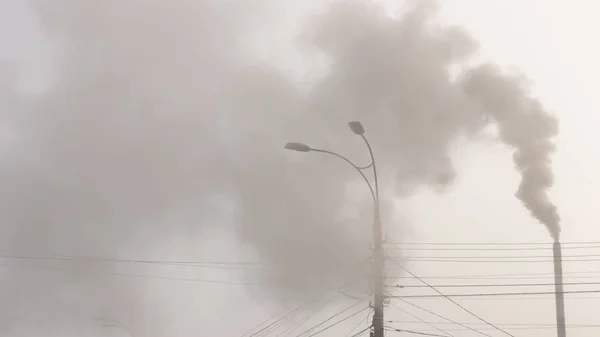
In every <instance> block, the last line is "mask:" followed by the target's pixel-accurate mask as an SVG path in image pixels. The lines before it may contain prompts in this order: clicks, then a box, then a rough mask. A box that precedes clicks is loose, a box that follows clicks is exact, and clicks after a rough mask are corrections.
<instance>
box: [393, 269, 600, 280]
mask: <svg viewBox="0 0 600 337" xmlns="http://www.w3.org/2000/svg"><path fill="white" fill-rule="evenodd" d="M575 274H577V275H580V274H600V270H588V271H579V272H564V273H563V275H575ZM542 275H547V276H548V277H550V278H554V273H548V272H545V273H517V274H467V275H447V276H420V277H421V278H422V279H449V280H458V279H514V278H513V277H512V276H514V277H522V276H542ZM389 277H390V278H395V279H414V277H412V276H389ZM592 277H600V275H598V276H592ZM571 278H572V276H571ZM532 279H534V278H532Z"/></svg>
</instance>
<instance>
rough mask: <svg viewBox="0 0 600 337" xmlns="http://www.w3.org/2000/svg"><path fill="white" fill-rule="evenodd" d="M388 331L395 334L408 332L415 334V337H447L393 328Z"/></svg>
mask: <svg viewBox="0 0 600 337" xmlns="http://www.w3.org/2000/svg"><path fill="white" fill-rule="evenodd" d="M388 330H390V331H395V332H406V333H411V334H414V335H422V336H434V337H446V336H444V335H438V334H434V333H426V332H419V331H413V330H404V329H396V328H393V327H389V328H388Z"/></svg>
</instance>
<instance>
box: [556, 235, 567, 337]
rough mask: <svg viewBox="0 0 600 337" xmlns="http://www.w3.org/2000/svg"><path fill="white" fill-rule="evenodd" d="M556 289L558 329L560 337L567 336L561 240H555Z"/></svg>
mask: <svg viewBox="0 0 600 337" xmlns="http://www.w3.org/2000/svg"><path fill="white" fill-rule="evenodd" d="M553 251H554V290H555V292H556V295H555V296H556V331H557V333H558V337H566V336H567V332H566V328H565V295H564V293H563V271H562V248H561V246H560V242H558V240H557V241H554V246H553Z"/></svg>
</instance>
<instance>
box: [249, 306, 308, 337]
mask: <svg viewBox="0 0 600 337" xmlns="http://www.w3.org/2000/svg"><path fill="white" fill-rule="evenodd" d="M308 303H310V302H305V303H303V304H301V305H299V306H298V307H296V308H295V309H293V310H292V311H290V312H288V313H287V314H285V315H284V316H282V317H280V318H279V319H278V320H276V321H274V322H273V323H271V324H269V325H267V326H266V327H264V328H262V329H260V330H258V331H257V332H255V333H253V334H252V335H249V336H248V337H255V336H257V335H258V334H259V333H261V332H263V331H265V330H267V329H268V328H270V327H272V326H273V325H275V324H277V323H279V322H281V321H283V320H285V319H286V318H288V317H290V316H291V315H293V314H294V313H296V312H298V311H300V310H301V309H302V308H304V307H305V306H307V305H308ZM240 337H245V336H244V335H242V336H240Z"/></svg>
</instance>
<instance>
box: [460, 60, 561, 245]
mask: <svg viewBox="0 0 600 337" xmlns="http://www.w3.org/2000/svg"><path fill="white" fill-rule="evenodd" d="M463 86H464V88H465V91H466V92H467V93H468V94H469V95H470V97H472V98H473V100H474V101H476V102H477V103H479V104H480V107H481V108H482V109H484V110H485V111H487V112H488V113H489V115H490V116H491V117H493V119H494V120H495V122H496V123H497V125H498V127H499V131H500V139H501V140H502V141H503V142H505V143H506V144H507V145H509V146H511V147H513V148H514V149H515V153H514V155H513V157H514V162H515V164H516V167H517V169H518V170H519V172H520V173H521V177H522V178H521V184H520V185H519V190H518V191H517V193H516V196H517V197H518V198H519V199H520V200H521V201H522V202H523V205H525V207H527V209H528V210H529V211H531V214H532V215H533V216H534V217H535V218H536V219H537V220H539V221H540V222H541V223H542V224H544V225H545V226H546V227H547V228H548V231H550V234H551V235H552V237H553V238H554V239H555V240H558V239H559V236H560V217H559V215H558V212H557V210H556V207H555V206H554V205H553V204H552V203H551V202H550V200H549V198H548V190H549V189H550V187H552V183H553V174H552V168H551V162H550V160H551V158H550V156H551V154H552V152H553V151H554V144H553V143H552V138H553V137H554V136H556V134H557V132H558V123H557V121H556V119H555V118H554V117H553V116H552V115H549V114H548V112H546V111H545V110H544V108H543V107H542V104H541V103H540V102H539V101H537V100H535V99H533V98H531V97H529V96H528V95H527V87H526V86H525V81H523V80H522V78H519V77H508V76H505V75H503V74H502V73H501V71H500V70H499V69H497V68H495V67H493V66H491V65H485V66H481V67H478V68H476V69H474V70H471V71H469V72H468V73H467V74H466V76H465V79H464V83H463Z"/></svg>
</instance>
